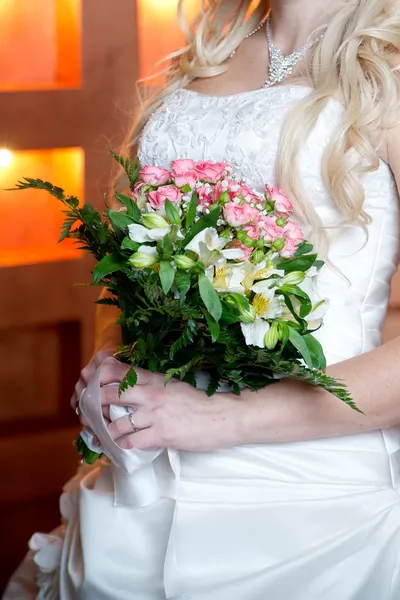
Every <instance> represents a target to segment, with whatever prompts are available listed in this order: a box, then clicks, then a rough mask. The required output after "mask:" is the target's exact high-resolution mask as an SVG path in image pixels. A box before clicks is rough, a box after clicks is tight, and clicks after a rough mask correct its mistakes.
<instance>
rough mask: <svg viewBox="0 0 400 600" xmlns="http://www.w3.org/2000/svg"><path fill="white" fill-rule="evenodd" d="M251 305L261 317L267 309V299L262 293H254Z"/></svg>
mask: <svg viewBox="0 0 400 600" xmlns="http://www.w3.org/2000/svg"><path fill="white" fill-rule="evenodd" d="M253 306H254V309H255V311H256V313H257V316H259V317H262V316H263V315H265V313H266V312H267V310H268V306H269V300H268V298H266V297H265V296H263V295H262V294H256V295H255V296H254V300H253Z"/></svg>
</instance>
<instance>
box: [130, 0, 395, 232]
mask: <svg viewBox="0 0 400 600" xmlns="http://www.w3.org/2000/svg"><path fill="white" fill-rule="evenodd" d="M232 4H233V3H232V0H202V2H201V10H200V12H199V14H198V16H197V18H196V19H195V21H194V23H193V24H192V25H191V26H190V27H189V26H188V25H187V23H186V22H185V19H184V13H183V9H184V0H180V1H179V7H178V14H179V20H180V22H181V25H182V28H183V31H184V33H185V35H186V39H187V44H186V46H185V47H184V48H182V49H181V50H179V51H177V52H175V53H174V54H172V55H170V56H169V57H168V65H167V67H166V69H165V70H164V71H163V74H164V75H167V83H166V84H165V85H164V86H163V88H162V89H161V90H160V91H159V92H157V93H156V94H154V95H153V96H152V97H151V98H150V99H149V100H148V101H147V102H146V103H145V104H144V105H142V111H141V114H140V116H139V118H138V119H136V121H135V123H134V126H133V128H132V131H131V132H130V134H129V139H128V142H127V147H128V148H129V149H130V150H131V151H132V148H133V147H135V146H136V145H137V143H138V140H139V137H140V133H141V131H142V129H143V127H144V125H145V124H146V122H147V120H148V118H149V116H150V115H151V114H152V113H153V112H154V111H155V110H156V109H157V107H158V106H160V104H161V103H162V101H163V98H164V97H165V95H167V94H169V93H170V92H172V91H174V90H177V89H179V88H183V87H186V86H187V85H188V84H189V83H190V82H192V81H193V80H195V79H198V78H203V77H214V76H217V75H220V74H221V73H224V72H225V71H227V70H228V69H229V57H230V55H231V53H232V52H233V50H235V49H236V48H237V47H238V46H239V45H240V44H241V42H242V41H243V40H244V39H245V37H246V36H247V35H248V34H249V33H250V32H251V31H253V30H254V29H255V27H256V26H257V25H258V24H259V23H260V22H261V21H262V20H263V19H264V18H265V17H266V15H267V13H268V11H269V9H270V6H269V0H259V2H258V4H257V5H256V7H255V8H254V10H253V11H252V12H251V13H250V14H249V11H250V7H251V6H253V4H254V2H252V1H251V0H236V6H235V5H234V7H233V9H232ZM320 33H323V34H324V35H323V36H322V37H321V38H320V39H319V41H318V42H317V43H316V44H315V45H314V46H313V52H312V56H310V61H309V62H310V64H309V68H308V77H309V79H310V82H311V85H310V87H311V88H312V91H311V92H310V94H309V95H307V96H306V97H305V98H304V99H302V100H301V101H300V102H298V103H297V104H296V106H295V107H294V109H293V110H291V111H290V113H289V114H288V116H287V118H286V122H285V126H284V130H283V133H282V137H281V140H280V146H279V148H278V151H277V163H276V176H277V181H278V183H279V185H280V187H282V188H283V189H284V190H285V192H286V194H287V195H288V196H289V197H290V199H291V200H292V202H293V204H294V206H295V210H296V213H297V214H298V216H299V218H300V219H302V220H304V221H305V222H308V223H310V224H311V225H312V227H313V230H314V231H322V230H323V225H322V222H321V221H320V219H319V217H318V215H317V213H316V211H315V210H314V208H313V207H312V205H311V204H310V202H309V201H308V199H307V195H306V194H305V191H304V189H303V186H302V182H301V175H300V170H299V168H298V163H299V154H300V150H301V147H302V146H303V145H304V139H305V137H307V135H308V134H309V133H310V132H311V131H312V129H313V127H314V126H315V124H316V122H317V120H318V118H319V116H320V114H321V112H322V111H323V109H324V108H325V106H326V104H327V103H328V101H329V100H330V99H331V98H332V97H337V98H338V97H339V98H340V99H341V101H342V103H343V105H344V108H345V112H344V117H343V121H342V124H341V127H340V129H338V130H337V132H336V134H335V135H334V136H333V139H332V140H331V142H330V143H329V145H328V147H327V148H326V151H325V156H324V161H323V174H324V178H325V183H326V185H327V187H328V189H329V190H330V193H331V196H332V198H333V200H334V202H335V204H336V206H337V208H338V209H339V211H340V213H341V214H342V215H343V223H355V222H357V223H358V224H360V225H361V226H362V227H363V228H364V229H365V230H366V227H367V225H368V223H369V217H368V215H367V214H366V213H365V212H364V210H363V204H364V196H365V193H364V188H363V185H362V181H361V176H362V175H363V174H364V173H366V172H368V171H374V170H376V169H378V167H379V164H380V159H379V154H378V149H379V141H380V132H382V131H383V130H384V129H386V128H388V127H391V126H393V124H394V117H395V116H396V115H397V112H398V108H399V100H398V99H399V97H400V94H399V81H398V76H397V75H396V74H395V73H394V71H393V68H392V67H393V65H394V61H395V59H396V56H397V55H398V53H399V49H400V1H399V0H385V1H383V0H347V1H346V2H345V4H344V5H343V6H341V7H340V8H339V9H338V10H337V11H336V12H335V13H334V14H333V15H331V16H330V17H329V22H328V23H326V24H325V25H324V26H323V27H321V28H319V31H318V32H313V35H318V34H320Z"/></svg>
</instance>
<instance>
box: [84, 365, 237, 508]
mask: <svg viewBox="0 0 400 600" xmlns="http://www.w3.org/2000/svg"><path fill="white" fill-rule="evenodd" d="M108 360H109V359H108ZM116 362H117V361H116ZM100 369H101V366H100V367H99V369H97V372H96V375H95V376H94V377H93V378H92V379H91V380H90V382H89V384H88V387H87V389H86V391H85V392H84V393H83V394H82V398H81V400H80V403H79V408H80V411H81V413H82V415H83V417H84V419H85V421H86V423H87V424H88V429H84V430H83V431H82V433H81V436H82V438H83V440H84V441H85V443H86V445H87V446H88V447H89V448H90V449H91V450H93V452H97V453H101V452H103V453H104V454H105V455H106V456H108V458H109V459H110V461H111V462H112V471H113V477H114V505H115V506H148V505H150V504H153V503H154V502H156V501H157V500H158V499H159V498H160V490H159V487H158V483H157V478H156V474H155V471H154V466H153V462H154V461H155V459H156V458H157V457H158V456H160V454H162V452H164V451H165V449H164V448H157V449H154V450H137V449H135V448H133V449H131V450H124V449H123V448H120V447H119V446H118V444H116V443H115V442H114V440H113V439H112V438H111V436H110V434H109V432H108V429H107V425H106V422H105V420H104V418H103V412H102V406H101V397H100ZM208 380H209V378H208V375H207V374H206V373H197V374H196V382H197V387H198V388H199V389H203V390H205V389H207V385H208ZM112 385H114V384H112ZM115 385H118V383H115ZM229 391H230V388H229V387H227V386H221V387H220V388H219V389H218V392H229ZM131 412H133V408H132V407H127V406H120V405H118V406H111V407H110V419H111V420H112V421H116V420H117V419H120V418H121V417H124V416H126V415H128V414H129V413H131ZM92 431H94V432H95V434H96V436H97V437H98V438H99V439H100V440H101V441H102V447H99V446H95V445H94V444H93V437H94V434H93V433H92ZM167 452H168V457H169V461H170V464H171V468H172V470H173V472H174V474H175V479H176V485H177V486H179V480H180V456H179V452H177V451H175V450H167Z"/></svg>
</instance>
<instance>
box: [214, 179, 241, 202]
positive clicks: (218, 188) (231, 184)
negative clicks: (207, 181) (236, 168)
mask: <svg viewBox="0 0 400 600" xmlns="http://www.w3.org/2000/svg"><path fill="white" fill-rule="evenodd" d="M224 192H228V194H229V198H230V199H231V200H234V199H235V198H238V196H240V193H241V187H240V184H239V183H237V181H232V180H230V179H227V180H226V182H224V184H222V181H218V183H217V184H216V185H215V186H214V189H213V198H214V202H215V203H217V202H219V199H220V196H221V194H223V193H224Z"/></svg>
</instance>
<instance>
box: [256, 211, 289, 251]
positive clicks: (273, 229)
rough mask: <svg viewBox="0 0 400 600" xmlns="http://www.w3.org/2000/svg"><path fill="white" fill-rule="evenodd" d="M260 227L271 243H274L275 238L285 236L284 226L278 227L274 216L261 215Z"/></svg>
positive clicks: (262, 234) (263, 235)
mask: <svg viewBox="0 0 400 600" xmlns="http://www.w3.org/2000/svg"><path fill="white" fill-rule="evenodd" d="M260 229H261V236H262V237H264V238H265V240H266V242H268V243H269V244H273V243H274V242H275V240H278V239H280V238H283V237H285V236H284V232H283V229H282V227H278V225H277V224H276V223H275V219H273V218H272V217H261V218H260Z"/></svg>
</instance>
